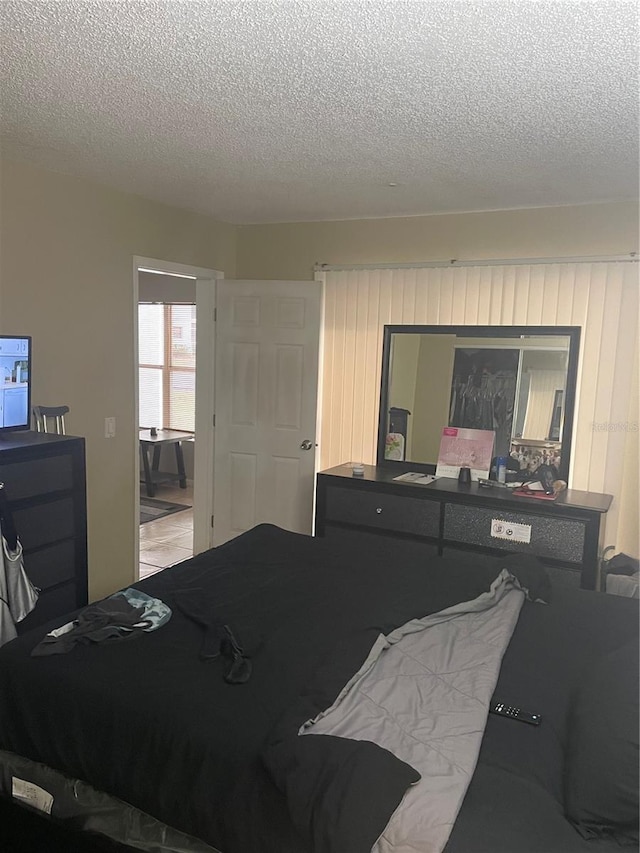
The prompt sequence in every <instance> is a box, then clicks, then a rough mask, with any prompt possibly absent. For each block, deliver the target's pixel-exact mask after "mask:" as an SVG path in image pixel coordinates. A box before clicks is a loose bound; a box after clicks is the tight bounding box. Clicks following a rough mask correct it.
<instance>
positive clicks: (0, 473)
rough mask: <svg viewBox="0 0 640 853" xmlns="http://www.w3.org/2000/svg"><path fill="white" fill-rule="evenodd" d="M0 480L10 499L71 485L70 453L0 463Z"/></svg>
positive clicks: (61, 488) (62, 488)
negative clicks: (6, 463)
mask: <svg viewBox="0 0 640 853" xmlns="http://www.w3.org/2000/svg"><path fill="white" fill-rule="evenodd" d="M0 482H3V483H4V484H5V487H6V489H7V497H8V499H9V500H10V501H17V500H20V499H21V498H32V497H35V496H36V495H44V494H47V492H57V491H65V490H69V489H71V488H72V487H73V463H72V458H71V456H70V455H69V454H65V455H64V456H44V457H41V458H39V459H27V460H25V461H24V462H11V463H9V464H8V465H0Z"/></svg>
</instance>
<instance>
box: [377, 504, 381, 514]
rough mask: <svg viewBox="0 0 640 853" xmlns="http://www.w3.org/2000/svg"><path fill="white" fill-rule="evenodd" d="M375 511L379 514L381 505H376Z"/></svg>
mask: <svg viewBox="0 0 640 853" xmlns="http://www.w3.org/2000/svg"><path fill="white" fill-rule="evenodd" d="M376 512H377V513H378V515H380V513H381V512H382V507H381V506H377V507H376Z"/></svg>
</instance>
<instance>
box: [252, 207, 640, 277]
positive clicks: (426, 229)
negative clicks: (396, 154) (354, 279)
mask: <svg viewBox="0 0 640 853" xmlns="http://www.w3.org/2000/svg"><path fill="white" fill-rule="evenodd" d="M638 228H639V224H638V205H637V204H634V203H631V202H619V203H610V204H591V205H577V206H567V207H540V208H530V209H523V210H501V211H493V212H486V213H450V214H446V215H443V216H412V217H398V218H396V219H356V220H344V221H340V222H298V223H285V224H277V225H242V226H240V227H239V229H238V267H237V272H238V278H275V279H278V278H288V279H305V278H313V265H314V263H324V264H378V263H379V264H386V263H412V262H413V263H415V262H419V261H441V260H444V259H447V260H448V259H450V258H456V259H458V260H489V259H493V258H540V257H542V258H548V257H572V256H586V255H589V256H593V255H612V254H615V255H617V254H624V253H626V252H634V251H635V252H637V251H638V242H639V240H638Z"/></svg>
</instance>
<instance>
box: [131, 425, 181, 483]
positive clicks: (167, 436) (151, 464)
mask: <svg viewBox="0 0 640 853" xmlns="http://www.w3.org/2000/svg"><path fill="white" fill-rule="evenodd" d="M183 441H193V433H190V432H181V431H180V430H176V429H159V430H158V434H157V435H151V430H148V429H141V430H140V456H141V459H142V468H143V472H144V476H143V477H141V478H140V482H141V483H144V485H145V486H146V489H147V495H148V496H149V497H150V498H152V497H153V496H154V495H155V492H156V486H157V485H158V483H168V482H171V481H173V480H178V482H179V483H180V488H181V489H186V488H187V475H186V472H185V468H184V455H183V453H182V442H183ZM163 444H173V446H174V447H175V451H176V466H177V468H178V470H177V472H175V473H173V472H171V471H160V470H159V468H160V453H161V451H162V445H163ZM151 451H153V454H152V458H151V460H149V454H150V453H151Z"/></svg>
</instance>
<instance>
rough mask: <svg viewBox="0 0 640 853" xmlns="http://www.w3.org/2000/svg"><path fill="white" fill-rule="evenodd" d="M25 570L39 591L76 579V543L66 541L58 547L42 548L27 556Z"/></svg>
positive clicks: (57, 545) (72, 540)
mask: <svg viewBox="0 0 640 853" xmlns="http://www.w3.org/2000/svg"><path fill="white" fill-rule="evenodd" d="M24 568H25V571H26V573H27V575H28V576H29V580H30V581H31V583H32V584H34V586H37V587H38V588H39V589H43V590H44V589H48V588H49V587H51V586H55V585H56V584H59V583H62V582H63V581H70V580H74V579H75V572H76V543H75V540H74V539H65V541H64V542H58V543H57V544H56V545H50V546H49V547H48V548H42V549H41V550H40V551H34V552H33V553H31V554H26V555H25V557H24Z"/></svg>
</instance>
